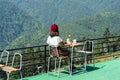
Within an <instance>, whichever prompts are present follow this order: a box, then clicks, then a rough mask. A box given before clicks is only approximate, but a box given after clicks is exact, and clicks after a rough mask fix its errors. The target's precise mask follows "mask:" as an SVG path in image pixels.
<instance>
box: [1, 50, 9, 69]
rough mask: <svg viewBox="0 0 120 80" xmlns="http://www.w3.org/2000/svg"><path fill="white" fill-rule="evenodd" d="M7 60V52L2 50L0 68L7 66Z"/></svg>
mask: <svg viewBox="0 0 120 80" xmlns="http://www.w3.org/2000/svg"><path fill="white" fill-rule="evenodd" d="M8 58H9V52H8V51H7V50H4V51H3V52H2V53H1V56H0V67H3V66H7V63H8Z"/></svg>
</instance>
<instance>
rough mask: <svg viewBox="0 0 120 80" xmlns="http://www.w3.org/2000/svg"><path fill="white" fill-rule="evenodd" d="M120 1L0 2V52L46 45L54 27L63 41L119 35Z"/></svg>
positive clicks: (42, 0) (12, 0)
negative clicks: (55, 25) (53, 26)
mask: <svg viewBox="0 0 120 80" xmlns="http://www.w3.org/2000/svg"><path fill="white" fill-rule="evenodd" d="M119 4H120V0H0V11H1V13H0V44H1V45H0V48H1V49H4V48H6V47H7V48H15V47H23V46H24V47H26V46H34V45H40V44H45V43H46V38H47V35H48V34H49V32H48V31H49V28H48V27H49V26H50V25H51V24H52V23H57V24H58V25H59V27H60V36H61V37H62V38H63V39H64V40H65V38H66V36H67V35H68V34H71V37H72V39H74V38H75V39H78V40H80V39H82V38H83V37H86V38H97V37H103V34H104V30H105V28H109V29H110V31H111V34H113V35H118V34H119V31H120V28H119V26H120V23H119V22H120V8H119V7H120V5H119Z"/></svg>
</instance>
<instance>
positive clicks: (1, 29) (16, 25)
mask: <svg viewBox="0 0 120 80" xmlns="http://www.w3.org/2000/svg"><path fill="white" fill-rule="evenodd" d="M0 11H1V13H0V44H1V45H0V48H5V47H6V46H7V45H9V44H10V43H11V42H12V41H13V40H14V39H16V38H17V37H19V36H21V35H22V36H25V35H29V34H31V33H33V32H35V31H37V30H40V27H39V26H40V25H41V24H40V23H39V22H38V21H37V20H36V19H34V18H33V17H31V16H29V15H28V14H26V12H24V11H22V10H20V9H19V8H18V7H17V6H15V5H13V4H12V3H9V2H7V1H4V0H1V1H0ZM33 26H34V27H33Z"/></svg>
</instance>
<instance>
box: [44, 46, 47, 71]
mask: <svg viewBox="0 0 120 80" xmlns="http://www.w3.org/2000/svg"><path fill="white" fill-rule="evenodd" d="M46 47H47V46H44V48H45V49H44V50H45V56H44V60H45V72H46V73H47V65H46V63H47V60H46V59H47V56H46V50H47V49H46Z"/></svg>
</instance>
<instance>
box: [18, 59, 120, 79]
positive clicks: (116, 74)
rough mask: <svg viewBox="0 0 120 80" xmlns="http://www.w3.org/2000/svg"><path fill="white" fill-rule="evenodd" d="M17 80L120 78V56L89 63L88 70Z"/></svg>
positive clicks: (40, 75)
mask: <svg viewBox="0 0 120 80" xmlns="http://www.w3.org/2000/svg"><path fill="white" fill-rule="evenodd" d="M17 80H120V58H118V59H113V60H109V61H104V62H97V63H95V67H93V66H92V64H89V65H87V71H85V72H78V73H75V74H73V75H71V76H70V75H69V74H66V73H60V78H58V77H56V76H54V75H51V74H48V75H47V74H46V73H45V74H39V75H36V76H30V77H25V78H23V79H17Z"/></svg>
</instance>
